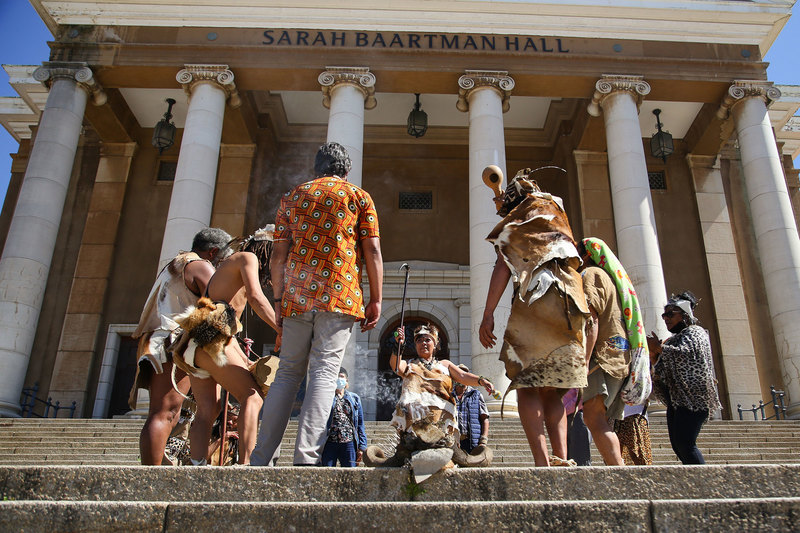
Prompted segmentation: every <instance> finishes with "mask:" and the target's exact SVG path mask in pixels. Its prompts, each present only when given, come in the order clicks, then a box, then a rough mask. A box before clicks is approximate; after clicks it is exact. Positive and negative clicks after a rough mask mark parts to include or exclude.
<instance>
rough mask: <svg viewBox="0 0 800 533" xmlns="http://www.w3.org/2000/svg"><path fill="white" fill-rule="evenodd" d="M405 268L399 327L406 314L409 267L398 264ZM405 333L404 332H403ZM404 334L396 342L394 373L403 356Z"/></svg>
mask: <svg viewBox="0 0 800 533" xmlns="http://www.w3.org/2000/svg"><path fill="white" fill-rule="evenodd" d="M403 269H406V280H405V283H403V301H402V303H401V304H400V327H401V328H402V327H403V319H404V318H405V314H406V290H407V289H408V274H409V273H410V271H411V267H410V266H408V263H403V264H402V265H400V268H399V269H398V270H403ZM403 333H405V332H403ZM405 339H406V336H405V335H403V340H402V341H401V342H399V343H398V344H397V359H396V360H395V365H394V373H395V374H397V370H398V369H399V368H400V359H401V358H402V357H403V345H404V344H405Z"/></svg>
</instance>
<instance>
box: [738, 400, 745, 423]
mask: <svg viewBox="0 0 800 533" xmlns="http://www.w3.org/2000/svg"><path fill="white" fill-rule="evenodd" d="M736 409H737V410H738V411H739V420H744V418H742V404H740V403H737V404H736Z"/></svg>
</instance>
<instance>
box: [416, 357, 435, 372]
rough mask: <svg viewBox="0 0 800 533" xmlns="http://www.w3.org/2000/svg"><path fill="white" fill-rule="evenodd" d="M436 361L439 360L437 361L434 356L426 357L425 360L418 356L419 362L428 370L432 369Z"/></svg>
mask: <svg viewBox="0 0 800 533" xmlns="http://www.w3.org/2000/svg"><path fill="white" fill-rule="evenodd" d="M438 362H439V361H438V360H437V359H436V358H435V357H431V358H430V359H428V360H425V359H423V358H421V357H420V358H419V364H421V365H422V366H424V367H425V368H427V369H428V370H433V367H434V366H435V365H436V364H437V363H438Z"/></svg>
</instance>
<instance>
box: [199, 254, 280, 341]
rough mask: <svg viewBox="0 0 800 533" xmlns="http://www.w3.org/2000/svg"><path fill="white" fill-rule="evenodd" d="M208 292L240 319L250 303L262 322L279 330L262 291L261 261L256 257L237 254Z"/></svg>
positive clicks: (221, 269)
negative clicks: (229, 307) (231, 309)
mask: <svg viewBox="0 0 800 533" xmlns="http://www.w3.org/2000/svg"><path fill="white" fill-rule="evenodd" d="M206 291H207V294H208V297H209V298H211V299H212V300H215V301H226V302H228V303H229V304H230V305H231V307H233V308H234V310H235V311H236V316H237V317H240V318H241V316H242V313H243V312H244V308H245V306H246V305H247V304H248V303H249V304H250V306H251V307H252V308H253V311H255V312H256V314H257V315H258V316H259V318H261V320H263V321H264V322H266V323H267V324H269V325H270V326H271V327H272V328H273V329H276V330H277V326H276V324H275V311H274V310H273V308H272V305H270V303H269V301H268V300H267V297H266V296H264V290H263V289H262V288H261V282H260V279H259V272H258V258H257V257H256V255H255V254H254V253H252V252H236V253H235V254H233V255H232V256H230V257H229V258H228V259H226V260H225V261H223V262H222V263H220V265H219V267H217V271H216V272H215V273H214V276H213V277H212V278H211V279H210V280H209V282H208V287H207V289H206Z"/></svg>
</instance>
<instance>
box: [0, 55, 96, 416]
mask: <svg viewBox="0 0 800 533" xmlns="http://www.w3.org/2000/svg"><path fill="white" fill-rule="evenodd" d="M33 77H34V78H35V79H36V80H37V81H40V82H42V83H44V84H45V85H48V86H49V87H50V94H49V95H48V96H47V104H46V105H45V110H44V112H43V113H42V119H41V121H40V122H39V128H38V131H37V134H36V139H35V140H34V144H33V150H32V151H31V155H30V160H29V163H28V168H27V170H26V171H25V178H24V179H23V183H22V188H21V189H20V193H19V198H18V200H17V205H16V208H15V210H14V217H13V218H12V219H11V226H10V227H9V230H8V237H7V239H6V243H5V247H4V249H3V255H2V258H1V259H0V416H18V415H19V411H20V407H19V398H20V393H21V392H22V387H23V384H24V381H25V373H26V372H27V369H28V361H29V359H30V353H31V348H32V346H33V340H34V336H35V335H36V326H37V323H38V320H39V313H40V311H41V308H42V299H43V297H44V291H45V286H46V284H47V276H48V274H49V272H50V262H51V261H52V259H53V250H54V248H55V244H56V236H57V234H58V227H59V224H60V223H61V215H62V213H63V210H64V200H65V199H66V195H67V188H68V187H69V180H70V175H71V174H72V165H73V162H74V160H75V152H76V149H77V146H78V140H79V138H80V135H81V127H82V125H83V113H84V111H85V109H86V100H87V98H88V97H89V95H92V97H93V102H94V103H95V104H96V105H102V104H103V103H105V93H103V91H102V88H101V87H100V86H99V84H98V83H97V81H96V80H95V79H94V77H93V75H92V71H91V69H90V68H89V67H88V66H87V65H86V63H75V62H48V63H44V64H43V65H42V66H41V67H39V68H37V69H36V70H35V71H34V73H33Z"/></svg>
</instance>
